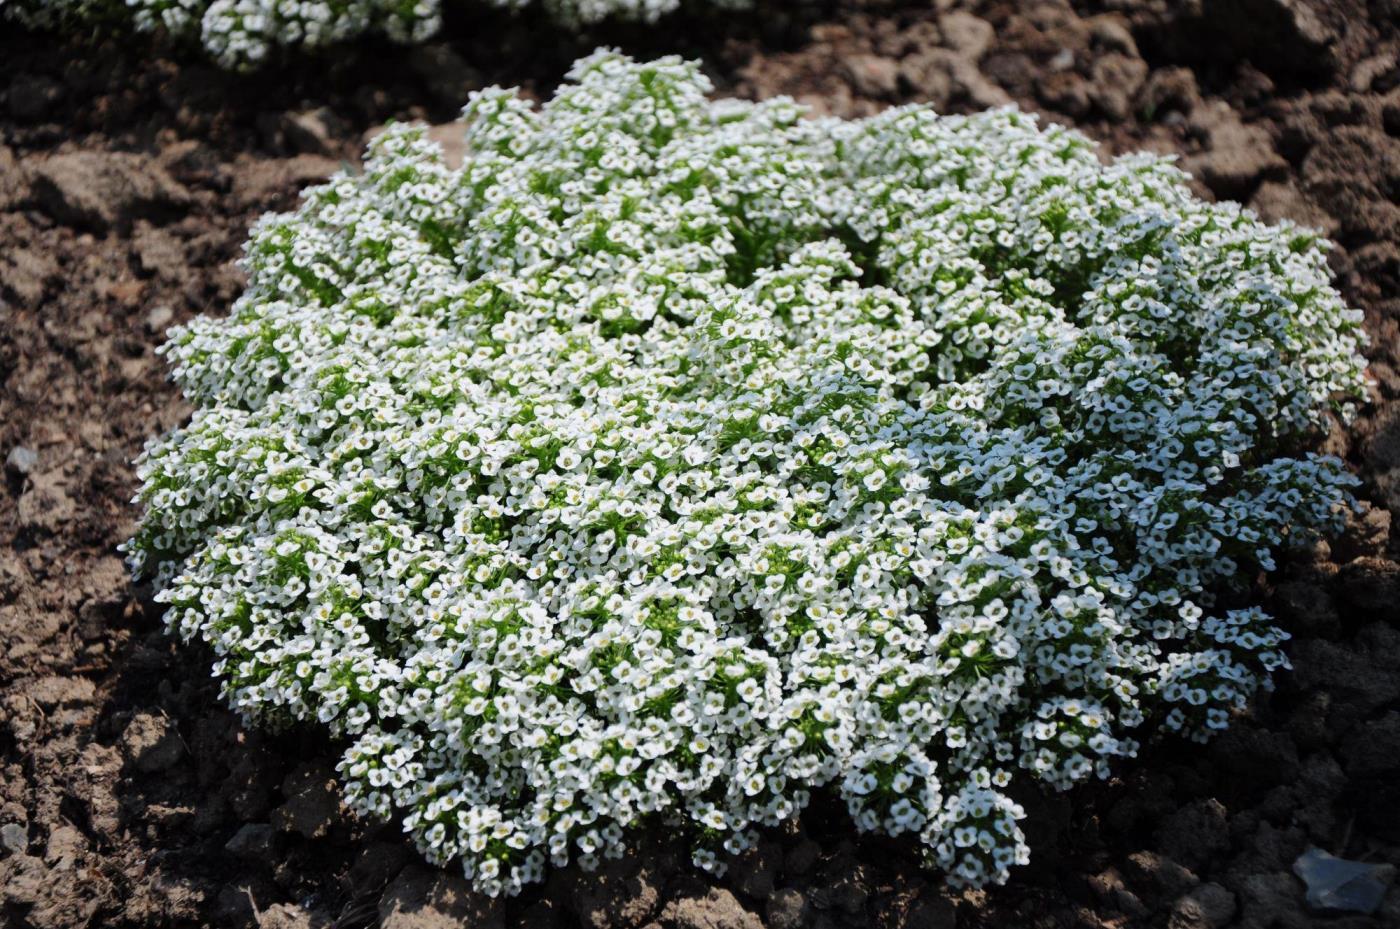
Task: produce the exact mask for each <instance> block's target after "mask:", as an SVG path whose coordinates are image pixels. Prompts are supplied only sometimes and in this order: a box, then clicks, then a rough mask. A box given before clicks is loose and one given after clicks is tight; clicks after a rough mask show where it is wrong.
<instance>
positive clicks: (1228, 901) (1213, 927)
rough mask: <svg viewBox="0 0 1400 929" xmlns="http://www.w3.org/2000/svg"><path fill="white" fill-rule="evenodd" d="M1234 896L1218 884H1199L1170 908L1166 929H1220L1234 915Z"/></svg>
mask: <svg viewBox="0 0 1400 929" xmlns="http://www.w3.org/2000/svg"><path fill="white" fill-rule="evenodd" d="M1236 909H1237V907H1236V905H1235V895H1234V894H1232V893H1230V891H1228V890H1226V889H1225V888H1224V887H1221V886H1220V885H1219V884H1201V885H1200V886H1198V887H1193V888H1192V889H1191V890H1189V891H1187V893H1186V894H1185V895H1183V896H1182V897H1181V898H1180V899H1179V900H1177V901H1176V904H1175V905H1173V907H1172V913H1171V916H1170V917H1169V918H1168V921H1167V929H1220V927H1221V926H1224V925H1227V924H1228V923H1229V922H1230V920H1231V919H1232V918H1233V917H1234V915H1235V910H1236Z"/></svg>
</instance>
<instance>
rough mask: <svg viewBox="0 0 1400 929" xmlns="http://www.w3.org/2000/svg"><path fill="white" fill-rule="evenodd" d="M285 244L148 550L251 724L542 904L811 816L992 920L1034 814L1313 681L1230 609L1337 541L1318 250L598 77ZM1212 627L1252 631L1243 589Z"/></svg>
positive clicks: (1349, 357)
mask: <svg viewBox="0 0 1400 929" xmlns="http://www.w3.org/2000/svg"><path fill="white" fill-rule="evenodd" d="M571 77H572V82H571V83H569V84H567V85H565V86H564V87H563V88H562V89H561V90H560V91H559V92H558V94H557V95H556V96H555V97H554V99H553V100H551V101H550V102H548V103H546V104H544V105H543V106H542V107H539V108H535V107H533V106H532V105H530V104H527V103H525V102H523V101H522V100H520V99H519V98H517V97H516V96H515V95H513V94H512V93H509V92H506V91H501V90H491V91H487V92H484V93H481V94H479V95H477V96H476V97H475V98H474V99H473V100H472V101H471V103H470V104H469V106H468V107H467V114H466V115H467V119H468V121H469V130H468V148H469V153H468V157H467V160H466V163H465V164H464V166H463V167H462V168H461V169H459V170H453V169H449V168H448V167H446V166H445V164H444V162H443V158H442V154H441V152H440V151H439V149H438V148H437V147H436V146H435V145H434V144H432V143H430V142H428V141H427V140H426V139H425V137H424V135H423V132H422V130H420V129H417V128H399V129H396V130H393V131H390V132H388V133H386V134H385V135H383V136H381V137H380V138H378V139H377V140H376V141H375V143H374V144H373V145H372V147H371V151H370V153H369V157H368V160H367V162H366V164H365V168H364V170H363V173H345V174H343V175H341V176H339V177H337V178H335V179H334V180H332V181H331V182H330V183H328V184H326V185H324V186H322V187H318V188H315V189H313V190H312V191H310V192H309V193H308V194H307V195H306V198H305V202H304V204H303V206H302V207H301V208H300V209H299V210H298V211H297V212H295V213H292V214H288V215H280V216H269V217H267V218H265V219H264V220H262V221H261V222H260V223H259V225H258V226H257V228H256V229H255V231H254V233H253V236H252V240H251V242H250V243H249V245H248V251H247V257H246V266H247V269H248V272H249V275H250V283H249V286H248V290H247V292H246V293H245V294H244V295H243V297H242V298H241V299H240V300H239V301H238V302H237V303H236V304H235V306H234V307H233V310H232V312H231V313H230V314H229V315H228V316H227V317H226V318H201V319H197V320H195V321H194V322H193V323H191V324H190V325H188V326H185V327H183V328H181V329H177V330H176V331H175V332H174V333H173V336H172V340H171V342H170V344H169V345H168V346H167V347H166V350H167V353H168V355H169V357H170V359H171V360H172V362H173V364H174V370H175V376H176V379H177V381H178V382H179V384H180V386H181V387H182V389H183V390H184V393H185V395H186V396H187V397H188V398H189V400H190V401H191V402H192V403H193V404H194V406H195V408H196V412H195V414H194V416H193V419H192V420H191V422H190V423H189V425H188V426H186V427H185V428H182V429H179V430H176V431H175V432H174V433H172V434H171V435H169V436H167V437H166V438H165V439H163V440H162V441H160V442H159V443H158V444H155V445H154V446H152V447H151V449H150V450H149V453H148V455H147V456H146V458H145V460H144V462H143V464H142V468H141V475H142V479H143V481H144V486H143V488H142V490H141V492H140V495H139V498H138V499H139V501H140V503H141V504H143V506H144V508H145V516H144V521H143V522H142V524H141V528H140V531H139V533H138V535H137V536H136V538H135V539H134V540H133V541H132V542H131V543H130V545H129V553H130V557H131V560H132V562H133V565H134V567H135V568H136V570H137V571H139V572H141V573H144V574H148V575H152V576H154V578H155V580H156V583H157V587H158V589H159V590H160V591H161V593H160V599H161V600H162V601H163V602H165V603H167V604H168V605H169V608H168V612H167V614H166V615H167V621H168V623H169V625H170V627H171V629H173V630H174V631H175V632H176V633H178V634H179V635H180V636H182V637H183V638H185V639H188V640H199V641H202V642H205V643H207V644H208V645H209V646H210V647H211V648H212V649H213V651H214V653H215V655H216V656H217V662H216V664H215V668H214V670H215V673H216V674H217V675H219V676H220V677H221V678H222V680H223V681H224V685H225V689H226V693H227V696H228V699H229V700H230V702H231V703H232V704H233V706H235V707H236V708H237V709H238V710H239V711H240V712H242V713H243V714H244V715H245V716H246V717H247V718H249V719H250V720H253V721H255V722H260V723H266V724H273V725H275V724H282V723H287V722H290V721H303V722H309V721H319V723H321V724H324V725H325V726H327V727H329V728H330V730H331V731H332V732H334V733H335V734H336V735H337V736H338V737H340V738H341V739H342V740H343V744H344V745H345V752H344V757H343V759H342V761H341V764H340V770H341V773H342V775H343V777H344V779H345V783H346V785H347V796H348V797H349V799H350V801H351V802H352V803H353V804H354V805H355V806H356V807H357V808H359V809H360V810H362V811H364V812H366V813H369V814H374V815H388V814H390V813H391V812H392V811H399V812H400V813H402V814H403V815H404V823H405V826H406V828H407V829H408V830H409V831H410V832H411V833H412V834H413V836H414V838H415V839H416V840H417V842H418V844H419V845H420V847H421V848H422V849H423V851H424V853H425V854H426V855H428V856H429V857H430V858H431V859H433V860H434V861H439V862H448V861H451V860H459V861H460V862H461V864H462V866H463V867H464V868H465V870H466V873H467V875H468V876H469V877H471V878H472V879H473V880H474V881H475V883H476V885H477V886H478V887H479V888H481V889H482V890H483V891H486V892H488V893H492V894H498V893H514V892H516V891H518V890H519V889H520V888H521V887H522V886H523V885H524V884H526V883H529V882H531V881H537V880H539V879H541V877H542V876H543V875H544V873H545V871H546V868H547V867H548V866H550V865H556V866H557V865H562V864H564V863H566V862H569V861H577V862H581V863H583V864H584V865H585V866H589V865H593V864H595V863H597V862H598V860H599V859H600V858H602V857H604V856H610V855H617V854H620V853H621V849H622V848H623V843H624V842H625V841H626V838H627V833H628V830H629V829H632V828H640V827H646V826H655V825H659V824H667V828H671V827H674V826H677V825H679V826H681V827H683V828H684V830H686V831H687V833H688V834H689V835H690V836H691V837H692V841H693V844H694V848H695V860H696V862H697V863H698V864H700V865H701V866H704V867H707V868H710V869H712V870H718V869H722V868H723V866H724V863H725V861H726V859H727V858H728V856H729V854H731V853H734V852H738V851H741V850H742V849H744V848H746V847H747V846H749V845H750V844H751V843H753V842H754V841H755V837H756V833H757V830H758V829H759V828H760V827H764V826H772V825H775V824H777V823H779V822H781V821H783V820H785V819H788V818H790V817H792V816H793V815H795V814H796V813H798V812H799V811H800V810H801V809H802V808H803V807H804V806H806V805H807V804H808V802H809V800H810V798H811V796H812V792H813V791H815V790H818V789H823V790H829V791H832V792H835V793H836V794H837V795H839V796H840V797H841V798H843V799H844V801H845V803H846V804H847V806H848V808H849V810H850V813H851V816H852V818H853V820H854V823H855V827H856V828H858V829H860V830H867V831H878V832H883V833H886V834H891V835H897V834H902V833H908V834H910V835H912V836H915V837H917V840H918V841H919V842H921V843H922V844H923V846H924V847H926V848H927V851H928V855H929V857H930V860H931V863H932V864H933V865H935V866H936V867H938V868H940V869H942V870H943V871H945V872H946V874H947V875H948V878H949V880H951V881H952V882H954V883H955V884H971V885H977V884H983V883H986V882H989V881H992V882H996V881H1004V880H1005V879H1006V877H1007V874H1008V869H1010V868H1011V866H1012V865H1015V864H1017V863H1020V862H1024V861H1025V860H1026V857H1027V848H1026V844H1025V841H1024V837H1023V835H1022V831H1021V828H1020V826H1019V821H1020V820H1021V819H1022V818H1023V816H1024V813H1023V811H1022V809H1021V807H1020V806H1018V805H1017V804H1016V803H1015V802H1014V801H1013V799H1012V797H1013V796H1014V795H1015V794H1016V793H1017V790H1018V789H1020V788H1021V787H1032V786H1034V785H1036V784H1044V785H1049V786H1050V787H1053V788H1057V789H1064V788H1067V787H1069V786H1070V785H1072V784H1074V783H1077V782H1080V781H1083V780H1085V779H1087V778H1092V777H1102V776H1104V775H1105V774H1106V773H1107V772H1108V771H1109V770H1110V769H1111V767H1112V766H1113V765H1114V764H1115V762H1117V761H1118V760H1120V759H1123V758H1126V757H1129V756H1131V755H1133V754H1134V753H1135V751H1136V750H1137V748H1138V744H1139V741H1140V740H1141V739H1143V738H1144V737H1145V736H1147V735H1150V734H1152V733H1156V732H1160V731H1170V732H1178V733H1181V734H1184V735H1187V736H1189V737H1192V738H1197V739H1204V738H1206V737H1207V736H1209V735H1210V734H1211V733H1212V732H1214V731H1217V730H1219V729H1221V728H1223V727H1225V726H1226V725H1227V723H1228V721H1229V718H1230V714H1231V713H1232V711H1234V710H1236V709H1237V708H1239V707H1240V706H1241V705H1242V704H1243V703H1244V701H1245V700H1246V699H1247V698H1248V696H1249V695H1250V693H1251V692H1252V691H1254V690H1255V689H1256V688H1258V687H1259V686H1261V685H1265V684H1267V682H1268V678H1269V674H1270V672H1271V671H1273V670H1275V669H1277V668H1279V667H1281V666H1283V665H1284V664H1285V663H1286V662H1285V658H1284V655H1283V653H1282V652H1281V651H1280V645H1281V643H1282V642H1283V640H1284V639H1285V638H1286V635H1285V633H1284V632H1283V631H1282V630H1281V629H1279V627H1278V626H1277V625H1276V624H1275V623H1274V622H1273V620H1272V619H1271V618H1270V617H1269V616H1268V615H1266V614H1265V613H1264V612H1263V611H1261V610H1260V609H1258V608H1256V607H1252V606H1248V605H1240V604H1242V603H1245V604H1247V603H1248V600H1247V598H1243V597H1241V596H1239V595H1238V593H1239V592H1241V591H1244V590H1246V589H1247V587H1248V584H1249V583H1250V581H1251V580H1252V578H1253V577H1254V576H1255V575H1257V573H1258V572H1259V571H1260V570H1269V569H1271V568H1272V567H1273V566H1274V560H1275V557H1276V555H1277V553H1278V552H1279V551H1280V550H1281V549H1282V548H1283V547H1285V546H1287V545H1289V544H1293V543H1296V542H1298V541H1300V540H1306V539H1308V538H1310V537H1311V536H1313V535H1314V534H1315V533H1316V532H1319V531H1332V530H1335V529H1336V528H1337V527H1338V525H1339V523H1340V521H1341V518H1342V517H1341V515H1340V514H1341V512H1342V508H1343V507H1344V506H1345V505H1346V503H1347V501H1348V500H1349V497H1348V488H1349V487H1350V486H1351V485H1352V484H1353V483H1354V481H1353V479H1352V478H1351V477H1349V476H1348V475H1347V473H1346V472H1345V470H1344V469H1343V467H1342V465H1341V463H1340V462H1338V461H1337V460H1335V459H1332V458H1326V457H1318V456H1315V455H1308V454H1301V453H1300V452H1299V451H1298V449H1299V448H1300V447H1303V445H1304V444H1305V443H1306V442H1307V441H1308V439H1309V437H1310V436H1311V435H1313V434H1314V433H1315V432H1316V430H1317V429H1318V428H1319V427H1320V426H1321V425H1323V423H1324V418H1325V417H1326V416H1328V415H1331V413H1330V412H1329V411H1336V412H1337V413H1339V414H1340V415H1346V414H1347V412H1348V410H1347V408H1346V407H1345V405H1344V404H1343V398H1345V397H1348V396H1353V397H1354V396H1357V395H1359V394H1360V393H1361V391H1362V389H1363V386H1364V383H1363V363H1362V360H1361V358H1360V357H1359V355H1358V346H1359V343H1360V341H1361V339H1362V336H1361V333H1360V328H1359V325H1360V320H1359V314H1358V313H1356V312H1354V311H1352V310H1349V309H1347V308H1346V307H1345V306H1344V305H1343V304H1342V302H1341V301H1340V299H1339V298H1338V296H1337V294H1336V292H1335V291H1334V290H1333V289H1332V287H1331V286H1330V284H1329V279H1328V273H1327V269H1326V265H1325V261H1324V254H1325V245H1324V244H1323V243H1321V242H1319V241H1318V240H1317V239H1316V238H1315V237H1314V235H1313V234H1311V233H1310V232H1308V231H1305V230H1303V229H1299V228H1296V227H1292V226H1287V225H1284V226H1277V227H1275V226H1266V225H1264V224H1262V223H1260V222H1259V221H1258V220H1256V219H1255V218H1254V217H1253V216H1252V215H1250V214H1249V213H1248V212H1246V211H1244V210H1242V209H1240V208H1239V207H1237V206H1234V205H1229V204H1207V203H1203V202H1200V201H1198V200H1196V199H1195V198H1194V197H1192V196H1191V194H1190V193H1189V191H1188V189H1187V187H1186V186H1185V184H1184V181H1183V176H1182V175H1181V174H1180V172H1178V171H1177V170H1176V169H1175V168H1173V167H1172V166H1171V165H1170V164H1169V163H1168V162H1167V161H1166V160H1164V159H1162V158H1159V157H1156V156H1148V155H1141V156H1133V157H1127V158H1120V159H1118V160H1116V161H1113V162H1112V163H1111V164H1108V165H1105V164H1103V163H1101V162H1100V161H1099V159H1098V158H1097V157H1096V154H1095V151H1094V148H1093V146H1092V145H1091V143H1089V142H1088V141H1087V140H1085V139H1084V138H1083V137H1082V136H1079V135H1078V134H1076V133H1074V132H1072V131H1069V130H1065V129H1061V128H1058V127H1048V128H1043V129H1042V128H1038V127H1037V126H1036V124H1035V122H1034V120H1033V119H1032V118H1031V117H1029V116H1026V115H1024V114H1021V113H1017V112H1014V111H998V112H992V113H986V114H982V115H978V116H972V117H948V116H937V115H935V114H933V113H932V112H930V111H929V110H927V109H925V108H921V107H906V108H901V109H895V110H891V111H889V112H886V113H884V114H882V115H880V116H877V117H874V118H871V119H868V120H864V121H859V122H845V121H840V120H833V119H825V120H809V119H803V118H801V115H802V111H801V108H800V107H799V106H797V105H796V104H794V103H793V102H792V101H790V100H784V99H779V100H772V101H768V102H765V103H761V104H749V103H742V102H736V101H723V102H716V103H711V102H709V101H708V100H707V99H706V93H707V92H708V91H709V89H710V88H709V86H708V85H707V83H706V81H705V80H704V78H703V77H702V76H701V75H700V73H699V69H698V68H697V67H696V66H695V65H693V64H690V63H685V62H681V61H679V60H674V59H665V60H661V61H657V62H652V63H648V64H637V63H633V62H631V61H629V60H628V59H626V58H623V57H621V56H618V55H615V54H608V53H600V54H597V55H595V56H593V57H591V58H589V59H586V60H584V61H581V62H579V63H578V65H576V67H575V69H574V71H573V72H572V75H571ZM1222 595H1224V596H1222Z"/></svg>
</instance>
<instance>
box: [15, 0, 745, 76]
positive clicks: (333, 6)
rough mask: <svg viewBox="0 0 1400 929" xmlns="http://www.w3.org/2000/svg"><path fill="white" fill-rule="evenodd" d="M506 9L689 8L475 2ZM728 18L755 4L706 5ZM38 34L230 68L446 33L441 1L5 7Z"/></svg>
mask: <svg viewBox="0 0 1400 929" xmlns="http://www.w3.org/2000/svg"><path fill="white" fill-rule="evenodd" d="M470 2H476V3H483V4H489V5H491V6H496V7H502V8H506V9H523V8H525V7H528V6H531V5H539V6H541V7H543V8H544V9H545V10H546V11H547V12H548V13H549V15H550V16H552V17H553V18H554V19H556V20H557V21H559V22H560V23H561V24H563V25H564V26H567V27H572V28H579V27H582V26H587V25H591V24H593V23H598V22H601V21H603V20H605V19H620V20H638V21H642V22H655V21H656V20H658V19H660V18H661V17H662V16H664V15H665V14H667V13H671V12H674V11H675V10H677V9H679V8H680V7H681V6H682V5H683V4H684V3H685V2H686V0H470ZM699 2H703V3H704V4H705V5H707V6H709V7H713V8H717V9H721V10H726V9H728V10H732V9H742V8H746V7H749V6H750V5H751V4H752V0H699ZM5 13H8V14H9V15H10V16H11V17H12V18H14V19H16V20H17V21H18V22H20V23H23V24H25V25H27V26H30V27H35V28H56V27H57V28H61V27H64V26H72V25H74V24H82V23H109V24H114V25H120V24H124V23H130V24H131V25H134V26H135V27H136V28H137V29H138V30H140V31H143V32H166V33H168V34H170V35H173V36H176V37H181V38H191V39H196V40H198V42H200V43H201V44H202V45H203V46H204V49H205V51H206V52H208V54H209V55H210V56H211V57H213V58H214V59H215V60H216V61H217V62H218V63H219V64H221V65H223V66H224V67H227V68H236V69H245V68H250V67H255V66H257V65H258V64H260V63H262V62H264V61H266V60H267V59H268V58H269V57H270V56H271V55H272V53H273V52H274V51H275V50H277V49H279V48H284V47H285V48H320V47H324V46H327V45H333V44H336V43H338V42H345V41H347V40H350V39H353V38H356V37H358V36H361V35H365V34H371V35H382V36H385V37H387V38H389V39H390V40H392V41H395V42H404V43H411V42H422V41H424V40H425V39H428V38H431V37H432V36H433V35H434V34H436V33H437V31H438V29H439V28H440V27H441V25H442V7H441V0H0V14H5Z"/></svg>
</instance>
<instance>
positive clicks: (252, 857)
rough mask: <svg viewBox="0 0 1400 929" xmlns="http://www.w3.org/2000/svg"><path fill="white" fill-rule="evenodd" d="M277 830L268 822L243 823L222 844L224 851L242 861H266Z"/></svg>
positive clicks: (273, 844) (271, 852) (271, 849)
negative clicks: (225, 842)
mask: <svg viewBox="0 0 1400 929" xmlns="http://www.w3.org/2000/svg"><path fill="white" fill-rule="evenodd" d="M276 841H277V830H276V829H274V828H272V825H271V824H270V823H245V824H244V825H242V826H240V827H239V829H238V831H237V832H235V833H234V834H233V838H231V839H229V840H228V843H227V844H225V845H224V851H226V852H228V853H229V854H230V855H232V856H233V857H235V858H239V859H242V860H243V861H261V862H264V863H265V862H267V861H268V860H269V858H270V856H271V855H272V854H273V850H274V848H275V843H276Z"/></svg>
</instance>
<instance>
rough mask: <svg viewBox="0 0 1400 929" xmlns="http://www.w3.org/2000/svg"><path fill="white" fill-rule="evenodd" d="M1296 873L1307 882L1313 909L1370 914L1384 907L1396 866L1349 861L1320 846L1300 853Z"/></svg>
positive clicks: (1294, 863)
mask: <svg viewBox="0 0 1400 929" xmlns="http://www.w3.org/2000/svg"><path fill="white" fill-rule="evenodd" d="M1293 873H1294V874H1297V875H1298V876H1299V877H1300V878H1302V879H1303V883H1304V884H1305V885H1307V888H1308V895H1307V902H1308V906H1310V907H1312V908H1313V909H1317V910H1331V911H1336V912H1344V913H1364V914H1367V915H1369V914H1371V913H1374V912H1375V911H1376V910H1377V909H1379V908H1380V905H1381V902H1382V901H1383V900H1384V899H1385V893H1386V891H1387V890H1388V889H1390V885H1391V883H1392V882H1394V880H1395V866H1394V865H1391V864H1371V863H1368V862H1364V861H1348V860H1347V859H1345V858H1337V857H1334V856H1332V855H1329V854H1327V853H1326V852H1324V851H1323V850H1322V849H1320V848H1310V849H1308V850H1307V851H1306V852H1304V853H1303V854H1302V855H1300V856H1299V857H1298V860H1297V861H1295V862H1293Z"/></svg>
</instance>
